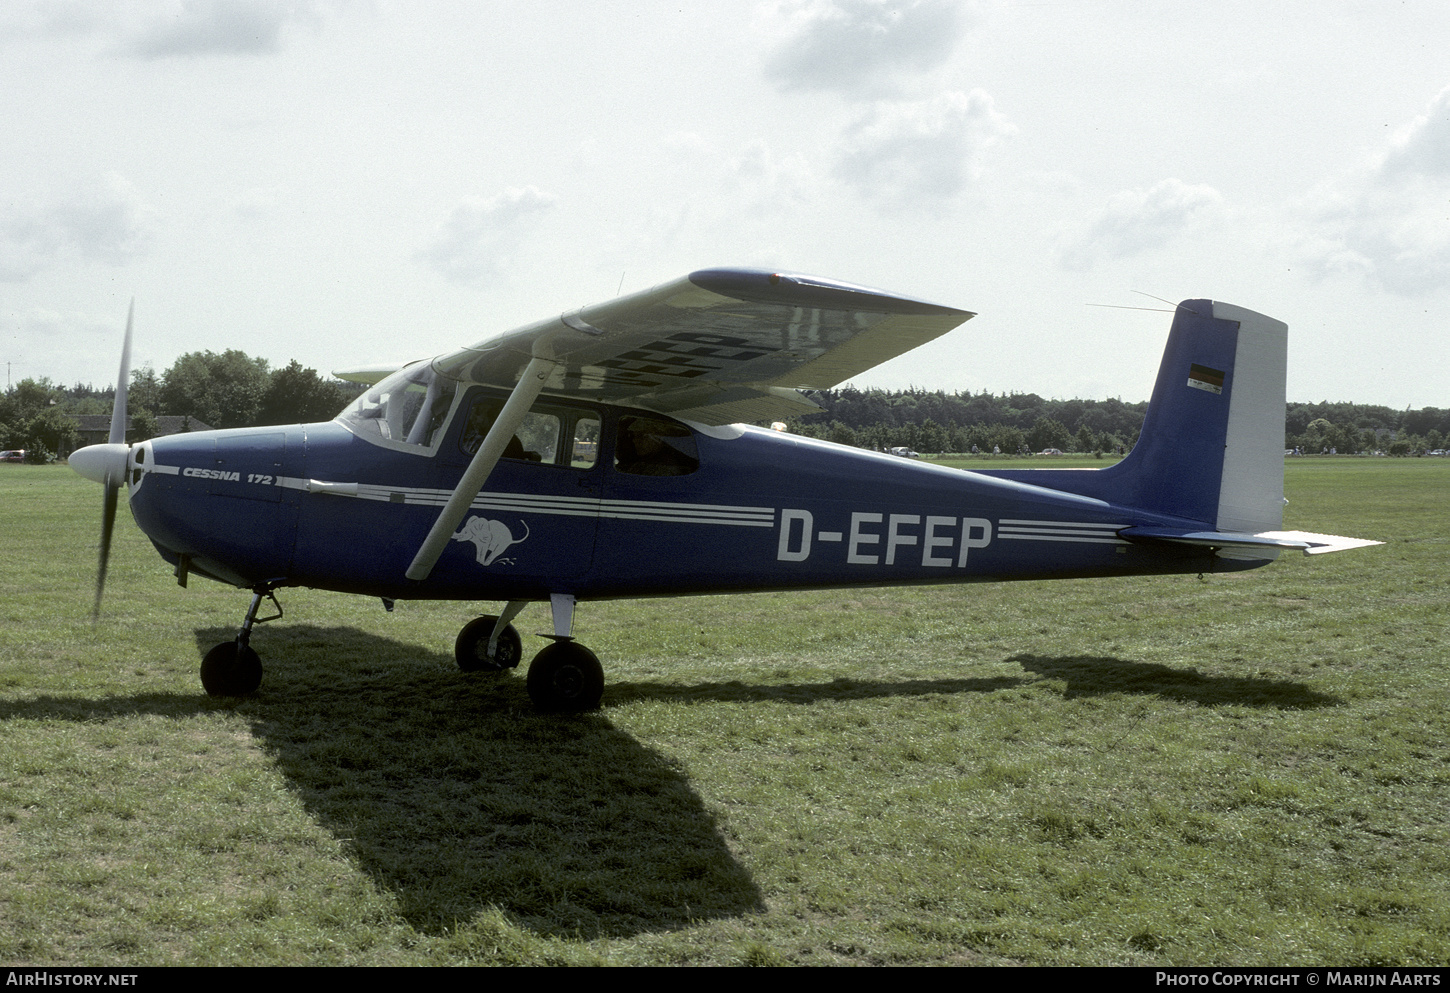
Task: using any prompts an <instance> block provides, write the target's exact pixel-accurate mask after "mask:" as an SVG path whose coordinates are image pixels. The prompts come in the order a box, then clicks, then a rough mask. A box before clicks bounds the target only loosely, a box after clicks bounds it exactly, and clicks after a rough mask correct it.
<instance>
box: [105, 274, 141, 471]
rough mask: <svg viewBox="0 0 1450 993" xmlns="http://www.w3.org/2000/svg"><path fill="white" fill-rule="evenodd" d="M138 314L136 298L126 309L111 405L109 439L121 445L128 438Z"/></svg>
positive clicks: (133, 298) (114, 443) (112, 442)
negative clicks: (133, 325) (134, 325)
mask: <svg viewBox="0 0 1450 993" xmlns="http://www.w3.org/2000/svg"><path fill="white" fill-rule="evenodd" d="M135 316H136V298H135V297H132V298H131V306H130V307H128V308H127V309H126V338H125V340H124V341H123V342H122V343H121V371H120V372H118V373H116V403H115V405H114V406H112V407H111V436H110V438H108V439H107V440H108V441H109V442H110V443H111V444H113V445H119V444H121V443H123V442H124V441H125V440H126V392H127V391H128V390H129V389H130V388H131V321H132V318H134V317H135Z"/></svg>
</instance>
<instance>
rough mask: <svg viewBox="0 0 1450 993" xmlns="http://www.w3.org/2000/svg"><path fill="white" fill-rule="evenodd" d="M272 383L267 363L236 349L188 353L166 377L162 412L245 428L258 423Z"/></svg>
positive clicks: (220, 425)
mask: <svg viewBox="0 0 1450 993" xmlns="http://www.w3.org/2000/svg"><path fill="white" fill-rule="evenodd" d="M268 382H269V376H268V374H267V360H266V359H260V358H258V359H254V358H252V357H251V356H249V355H247V354H246V353H244V352H239V351H237V350H236V349H229V350H227V351H225V352H223V353H222V354H220V355H218V354H217V353H215V352H188V353H187V354H185V355H183V356H181V357H180V358H178V359H177V360H176V362H175V363H174V364H173V365H172V366H171V368H170V369H167V370H166V374H165V375H164V376H163V377H162V380H161V409H162V410H164V411H166V413H168V414H181V415H184V416H188V417H193V418H195V419H197V420H199V421H202V422H204V423H206V424H209V425H211V426H212V427H214V428H236V427H245V426H247V425H250V424H254V423H256V419H257V414H258V411H259V410H260V409H261V406H262V398H263V397H264V396H265V395H266V392H267V386H268ZM334 413H335V411H334Z"/></svg>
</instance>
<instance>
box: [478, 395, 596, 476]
mask: <svg viewBox="0 0 1450 993" xmlns="http://www.w3.org/2000/svg"><path fill="white" fill-rule="evenodd" d="M502 409H503V401H502V400H499V399H495V398H492V397H482V398H479V399H478V400H475V401H474V402H473V404H472V406H470V407H469V410H468V415H467V420H466V421H464V424H463V431H462V433H461V434H459V436H458V445H459V447H460V448H461V449H462V450H463V452H464V453H465V454H467V455H472V454H474V453H475V452H477V451H478V447H479V446H480V445H482V444H483V439H484V438H485V437H487V436H488V429H489V428H491V427H493V422H494V421H495V420H497V419H498V415H499V411H501V410H502ZM566 432H568V433H566ZM566 438H567V439H568V444H569V446H570V447H569V448H568V449H562V446H561V444H560V443H561V442H562V441H564V440H565V439H566ZM598 453H599V415H598V414H595V413H593V412H591V411H575V410H570V409H568V408H562V407H560V408H547V409H544V410H539V409H537V408H536V409H534V410H530V411H529V412H528V413H527V414H525V415H524V420H523V423H521V424H520V425H519V426H518V428H517V429H516V430H515V431H514V436H513V437H512V438H510V439H509V442H508V444H507V445H506V446H505V447H504V450H503V457H504V458H506V459H517V460H519V461H522V462H538V463H540V464H541V465H560V464H564V465H569V466H571V467H573V468H576V469H588V468H591V467H592V466H593V465H594V463H595V461H596V460H597V459H598V457H599V455H598ZM565 458H567V461H565V462H562V463H561V459H565Z"/></svg>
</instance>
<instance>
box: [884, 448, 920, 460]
mask: <svg viewBox="0 0 1450 993" xmlns="http://www.w3.org/2000/svg"><path fill="white" fill-rule="evenodd" d="M891 454H892V455H899V456H901V457H902V458H904V459H919V458H921V456H920V455H919V454H917V453H916V452H913V451H912V450H911V449H909V448H893V449H891Z"/></svg>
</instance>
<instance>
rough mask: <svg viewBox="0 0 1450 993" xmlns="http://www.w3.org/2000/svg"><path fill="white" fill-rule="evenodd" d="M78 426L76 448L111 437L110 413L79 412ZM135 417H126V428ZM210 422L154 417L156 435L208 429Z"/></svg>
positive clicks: (180, 416) (165, 415) (179, 415)
mask: <svg viewBox="0 0 1450 993" xmlns="http://www.w3.org/2000/svg"><path fill="white" fill-rule="evenodd" d="M76 420H77V421H79V422H80V427H79V428H78V429H77V430H76V436H77V439H78V440H77V442H76V447H77V448H85V447H86V446H87V445H104V444H105V443H106V441H107V440H108V439H109V438H110V437H111V415H110V414H80V415H78V416H77V417H76ZM134 422H135V418H132V417H127V418H126V430H127V431H130V430H131V429H132V428H133V427H135V423H134ZM210 430H211V425H210V424H203V423H202V422H201V421H198V420H197V419H196V418H195V417H187V416H185V415H183V414H161V415H159V416H158V417H157V418H156V437H158V438H160V437H161V436H162V435H167V434H181V433H182V432H183V431H210Z"/></svg>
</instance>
